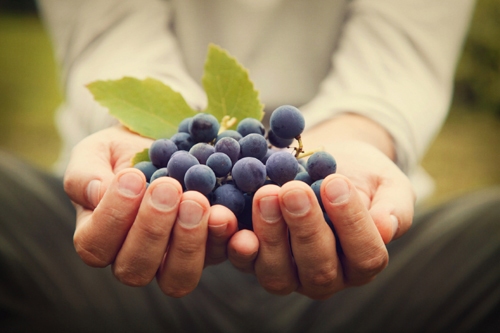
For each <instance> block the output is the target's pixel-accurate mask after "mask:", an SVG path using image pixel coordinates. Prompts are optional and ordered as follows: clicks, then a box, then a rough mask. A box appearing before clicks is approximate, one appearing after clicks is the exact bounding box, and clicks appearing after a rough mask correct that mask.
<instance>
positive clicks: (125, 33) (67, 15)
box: [38, 0, 206, 161]
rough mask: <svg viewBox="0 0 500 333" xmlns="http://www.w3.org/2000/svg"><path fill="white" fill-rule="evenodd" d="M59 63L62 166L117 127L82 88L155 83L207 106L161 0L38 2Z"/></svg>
mask: <svg viewBox="0 0 500 333" xmlns="http://www.w3.org/2000/svg"><path fill="white" fill-rule="evenodd" d="M38 4H39V7H40V10H41V14H42V17H43V19H44V22H45V24H46V27H47V30H48V31H49V33H50V35H51V37H52V41H53V46H54V49H55V55H56V58H57V59H58V61H59V62H60V67H61V73H60V74H61V75H60V76H61V79H62V85H63V90H64V92H65V102H64V104H63V105H62V106H61V107H60V109H59V110H58V112H57V116H56V122H57V125H58V128H59V130H60V134H61V136H62V138H63V141H64V147H63V152H62V156H61V160H62V161H64V160H66V159H67V157H68V154H69V151H70V150H71V148H72V147H73V146H74V145H75V144H76V143H77V142H79V141H80V140H81V139H83V138H84V137H86V136H87V135H89V134H91V133H93V132H96V131H98V130H100V129H103V128H106V127H108V126H110V125H112V124H114V123H115V122H116V120H114V118H113V117H111V116H110V115H109V114H108V112H107V110H106V109H105V108H103V107H101V106H100V105H99V104H98V103H96V102H95V101H94V99H93V97H92V95H91V94H90V92H89V91H88V90H87V88H86V87H85V85H86V84H88V83H90V82H93V81H95V80H109V79H120V78H122V77H124V76H132V77H135V78H138V79H144V78H146V77H151V78H156V79H159V80H161V81H163V82H164V83H166V84H168V85H169V86H170V87H172V89H174V90H175V91H178V92H180V93H181V94H182V95H183V96H184V98H185V99H186V101H187V102H188V104H190V105H191V106H192V107H193V108H199V107H201V106H203V105H204V104H205V103H206V101H205V100H206V97H205V94H204V93H203V90H202V88H201V87H200V85H199V84H198V83H197V82H195V81H194V80H193V79H192V78H191V77H190V76H189V75H188V74H187V71H186V69H185V66H184V64H183V62H182V60H181V59H182V57H181V54H180V51H179V48H178V43H177V40H176V39H175V37H174V35H173V33H172V31H171V29H170V27H171V24H172V22H171V19H172V9H171V3H170V2H169V1H162V0H105V1H103V0H39V2H38Z"/></svg>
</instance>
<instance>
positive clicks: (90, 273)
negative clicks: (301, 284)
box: [0, 154, 500, 332]
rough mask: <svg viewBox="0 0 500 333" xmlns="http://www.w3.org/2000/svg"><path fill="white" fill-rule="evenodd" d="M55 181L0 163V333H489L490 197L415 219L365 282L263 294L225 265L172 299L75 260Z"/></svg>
mask: <svg viewBox="0 0 500 333" xmlns="http://www.w3.org/2000/svg"><path fill="white" fill-rule="evenodd" d="M74 221H75V212H74V209H73V207H72V205H71V203H70V202H69V200H68V199H67V197H66V195H65V193H64V191H63V188H62V184H61V181H60V180H58V179H56V178H53V177H51V176H49V175H47V174H44V173H42V172H40V171H37V170H35V169H34V168H32V167H30V166H28V165H26V164H24V163H22V162H20V161H19V160H17V159H13V158H11V157H9V156H7V155H5V154H0V332H208V331H215V332H245V331H248V332H309V331H310V332H499V331H500V189H498V188H496V189H488V190H484V191H479V192H476V193H472V194H470V195H467V196H464V197H461V198H459V199H457V200H455V201H453V202H450V203H448V204H446V205H443V206H440V207H438V208H436V209H433V210H431V211H427V212H421V213H419V214H418V215H417V216H416V218H415V221H414V226H413V227H412V229H411V230H410V231H409V232H408V233H407V234H406V235H405V236H403V237H402V238H401V239H399V240H397V241H395V242H393V243H391V244H390V245H389V246H388V248H389V253H390V263H389V266H388V267H387V268H386V269H385V270H384V272H382V273H381V274H380V275H379V276H378V277H377V278H376V279H375V280H374V281H373V282H372V283H370V284H368V285H366V286H363V287H357V288H351V289H347V290H344V291H342V292H340V293H338V294H336V295H335V296H333V297H332V298H330V299H329V300H327V301H312V300H309V299H307V298H306V297H303V296H301V295H298V294H292V295H289V296H273V295H270V294H268V293H267V292H266V291H264V290H263V289H262V288H260V287H259V285H258V283H257V282H256V279H255V278H254V277H253V276H251V275H246V274H242V273H239V272H238V271H236V270H235V269H233V268H232V267H231V265H230V264H229V263H224V264H221V265H218V266H214V267H209V268H207V269H205V271H204V273H203V277H202V280H201V281H200V284H199V286H198V287H197V289H196V290H195V291H194V292H193V293H191V294H190V295H188V296H186V297H184V298H181V299H173V298H170V297H167V296H165V295H163V294H162V293H161V292H160V290H159V288H158V287H157V286H156V284H155V283H154V282H153V283H151V284H150V285H148V286H147V287H144V288H132V287H128V286H124V285H121V284H120V283H119V282H118V281H116V280H115V279H114V277H113V276H112V274H111V272H110V269H109V268H104V269H97V268H90V267H87V266H86V265H85V264H83V263H82V262H81V260H80V259H79V257H78V256H77V255H76V253H75V251H74V248H73V243H72V235H73V231H74Z"/></svg>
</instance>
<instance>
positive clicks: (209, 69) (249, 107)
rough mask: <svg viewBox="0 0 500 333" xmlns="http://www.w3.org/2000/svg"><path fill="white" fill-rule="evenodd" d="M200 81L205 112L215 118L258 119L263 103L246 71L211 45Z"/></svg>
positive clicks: (260, 118) (225, 53)
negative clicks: (204, 96) (205, 103)
mask: <svg viewBox="0 0 500 333" xmlns="http://www.w3.org/2000/svg"><path fill="white" fill-rule="evenodd" d="M202 83H203V87H204V89H205V92H206V94H207V99H208V106H207V108H206V110H205V112H207V113H210V114H212V115H214V116H215V117H216V118H217V119H218V120H219V121H221V120H222V118H223V117H224V116H229V117H231V118H232V117H235V118H236V119H237V120H238V121H239V120H241V119H244V118H247V117H252V118H256V119H258V120H262V117H263V116H264V112H263V109H264V105H263V104H262V103H261V102H260V99H259V92H258V91H257V90H255V88H254V85H253V82H252V81H251V80H250V78H249V75H248V71H247V70H246V69H245V68H244V67H243V66H242V65H241V64H239V63H238V61H237V60H236V59H235V58H234V57H232V56H231V55H229V53H228V52H227V51H225V50H223V49H222V48H220V47H219V46H216V45H214V44H210V46H209V49H208V54H207V59H206V62H205V69H204V74H203V78H202ZM234 126H236V124H235V125H234ZM234 126H233V127H234Z"/></svg>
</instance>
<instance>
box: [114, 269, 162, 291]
mask: <svg viewBox="0 0 500 333" xmlns="http://www.w3.org/2000/svg"><path fill="white" fill-rule="evenodd" d="M113 275H114V276H115V277H116V278H117V279H118V281H120V282H121V283H123V284H125V285H127V286H131V287H144V286H146V285H148V284H149V283H150V282H151V281H152V280H153V278H154V276H146V275H144V274H140V273H139V272H137V271H134V270H132V269H130V268H129V267H127V266H116V267H113Z"/></svg>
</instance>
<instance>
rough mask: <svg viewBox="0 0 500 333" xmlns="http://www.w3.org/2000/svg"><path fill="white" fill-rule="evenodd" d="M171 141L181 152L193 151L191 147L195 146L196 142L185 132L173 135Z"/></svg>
mask: <svg viewBox="0 0 500 333" xmlns="http://www.w3.org/2000/svg"><path fill="white" fill-rule="evenodd" d="M170 140H172V141H173V142H174V143H175V145H176V146H177V149H179V150H185V151H189V149H191V147H192V146H193V145H194V141H193V138H192V137H191V135H190V134H189V133H185V132H179V133H175V134H174V135H172V137H171V138H170Z"/></svg>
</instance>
